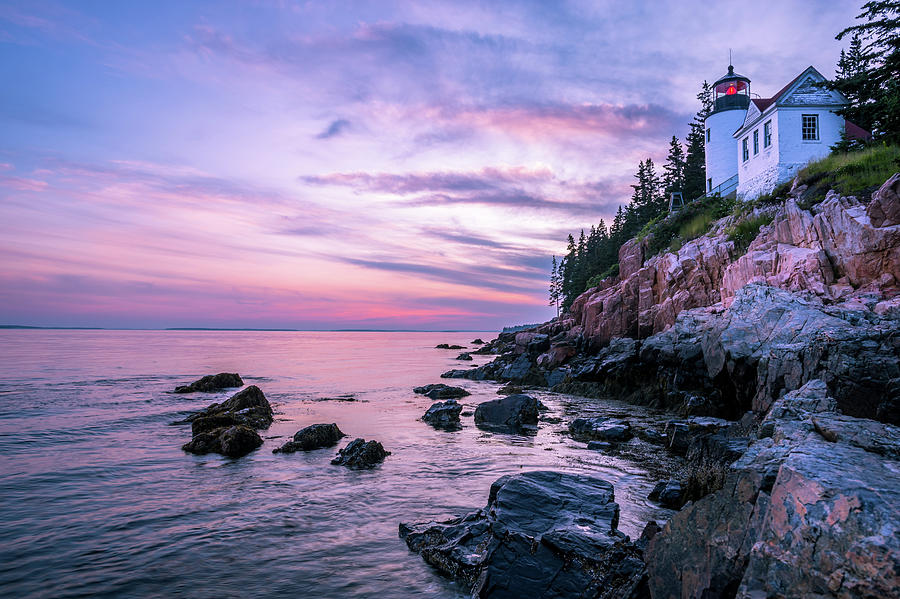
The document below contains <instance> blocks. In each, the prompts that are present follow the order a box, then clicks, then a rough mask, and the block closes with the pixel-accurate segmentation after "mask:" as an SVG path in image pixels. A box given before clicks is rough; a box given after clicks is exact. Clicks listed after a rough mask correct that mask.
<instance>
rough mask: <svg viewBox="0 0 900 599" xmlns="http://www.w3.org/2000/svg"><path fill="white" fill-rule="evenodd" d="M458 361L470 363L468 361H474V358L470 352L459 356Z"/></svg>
mask: <svg viewBox="0 0 900 599" xmlns="http://www.w3.org/2000/svg"><path fill="white" fill-rule="evenodd" d="M456 359H457V360H464V361H468V360H472V359H473V358H472V356H470V355H469V352H463V353H461V354H459V355H458V356H456Z"/></svg>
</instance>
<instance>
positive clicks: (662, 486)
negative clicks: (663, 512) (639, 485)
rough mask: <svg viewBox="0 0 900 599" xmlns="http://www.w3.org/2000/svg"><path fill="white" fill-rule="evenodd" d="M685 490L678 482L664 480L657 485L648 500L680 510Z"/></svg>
mask: <svg viewBox="0 0 900 599" xmlns="http://www.w3.org/2000/svg"><path fill="white" fill-rule="evenodd" d="M683 497H684V490H683V489H682V487H681V483H680V482H679V481H677V480H662V481H660V482H658V483H656V486H655V487H653V490H652V491H650V495H648V496H647V499H649V500H650V501H658V502H659V503H660V504H661V505H663V506H665V507H670V508H673V509H678V508H679V507H681V503H682V498H683Z"/></svg>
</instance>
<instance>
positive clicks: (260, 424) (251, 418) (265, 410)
mask: <svg viewBox="0 0 900 599" xmlns="http://www.w3.org/2000/svg"><path fill="white" fill-rule="evenodd" d="M272 415H273V412H272V406H271V405H269V401H268V400H267V399H266V396H265V394H263V392H262V391H261V390H260V388H259V387H257V386H256V385H250V386H249V387H247V388H246V389H243V390H241V391H239V392H237V393H235V394H234V395H232V396H231V397H230V398H228V399H226V400H225V401H223V402H222V403H220V404H219V403H214V404H212V405H211V406H209V407H208V408H206V409H205V410H202V411H200V412H197V413H196V414H191V415H190V416H188V417H187V418H186V419H184V420H182V421H180V422H176V423H175V424H187V423H189V422H190V423H192V428H193V423H195V422H196V429H195V430H196V431H198V432H202V431H207V430H211V429H213V428H217V427H222V426H231V425H235V424H243V425H245V426H249V427H251V428H256V429H260V428H268V427H269V425H270V424H272ZM209 419H211V420H209ZM198 421H203V422H198Z"/></svg>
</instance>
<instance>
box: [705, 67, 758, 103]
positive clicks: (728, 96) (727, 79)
mask: <svg viewBox="0 0 900 599" xmlns="http://www.w3.org/2000/svg"><path fill="white" fill-rule="evenodd" d="M713 98H714V100H715V108H714V110H713V112H719V111H722V110H736V109H741V110H746V109H747V107H748V106H750V79H748V78H747V77H744V76H743V75H738V74H737V73H735V72H734V67H733V66H731V65H728V73H727V74H726V75H725V76H724V77H722V78H721V79H719V80H718V81H716V82H715V83H714V84H713Z"/></svg>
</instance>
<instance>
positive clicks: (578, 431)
mask: <svg viewBox="0 0 900 599" xmlns="http://www.w3.org/2000/svg"><path fill="white" fill-rule="evenodd" d="M569 434H571V435H572V438H573V439H577V440H579V441H587V440H595V441H605V442H607V443H622V442H624V441H628V440H629V439H631V437H633V436H634V433H633V431H632V429H631V424H629V423H628V422H627V421H625V420H620V419H618V418H604V417H598V418H576V419H575V420H573V421H572V423H571V424H570V425H569Z"/></svg>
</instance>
